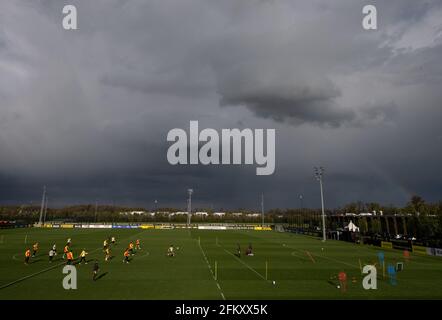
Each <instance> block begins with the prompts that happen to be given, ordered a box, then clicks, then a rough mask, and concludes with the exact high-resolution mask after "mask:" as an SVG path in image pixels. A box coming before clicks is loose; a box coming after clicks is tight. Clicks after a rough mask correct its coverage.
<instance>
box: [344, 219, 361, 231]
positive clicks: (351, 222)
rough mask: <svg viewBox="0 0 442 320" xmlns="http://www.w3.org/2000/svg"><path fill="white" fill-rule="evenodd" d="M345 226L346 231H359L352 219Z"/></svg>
mask: <svg viewBox="0 0 442 320" xmlns="http://www.w3.org/2000/svg"><path fill="white" fill-rule="evenodd" d="M345 228H346V229H348V231H351V232H359V228H358V227H356V225H355V224H354V223H353V221H350V223H349V224H348V226H346V227H345Z"/></svg>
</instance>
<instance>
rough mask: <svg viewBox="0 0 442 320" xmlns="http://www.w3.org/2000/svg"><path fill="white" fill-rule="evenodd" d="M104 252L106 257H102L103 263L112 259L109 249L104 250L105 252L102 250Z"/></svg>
mask: <svg viewBox="0 0 442 320" xmlns="http://www.w3.org/2000/svg"><path fill="white" fill-rule="evenodd" d="M104 252H105V253H106V256H105V257H104V261H109V260H110V259H111V258H112V255H111V251H110V249H109V248H106V250H104Z"/></svg>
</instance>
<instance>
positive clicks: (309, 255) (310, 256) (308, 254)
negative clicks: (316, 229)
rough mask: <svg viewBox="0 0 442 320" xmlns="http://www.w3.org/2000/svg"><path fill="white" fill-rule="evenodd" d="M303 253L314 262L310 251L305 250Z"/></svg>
mask: <svg viewBox="0 0 442 320" xmlns="http://www.w3.org/2000/svg"><path fill="white" fill-rule="evenodd" d="M305 254H306V255H307V256H308V257H309V258H310V260H311V261H312V262H313V263H316V261H315V259H314V258H313V256H312V255H311V253H310V252H308V251H306V252H305Z"/></svg>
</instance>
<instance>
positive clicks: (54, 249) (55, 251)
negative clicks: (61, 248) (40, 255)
mask: <svg viewBox="0 0 442 320" xmlns="http://www.w3.org/2000/svg"><path fill="white" fill-rule="evenodd" d="M52 251H54V255H55V256H56V255H57V245H56V244H55V243H54V245H53V246H52Z"/></svg>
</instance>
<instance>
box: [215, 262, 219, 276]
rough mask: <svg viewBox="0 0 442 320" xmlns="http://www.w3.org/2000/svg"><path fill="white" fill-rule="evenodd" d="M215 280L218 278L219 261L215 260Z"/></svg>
mask: <svg viewBox="0 0 442 320" xmlns="http://www.w3.org/2000/svg"><path fill="white" fill-rule="evenodd" d="M215 280H218V262H217V261H215Z"/></svg>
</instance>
